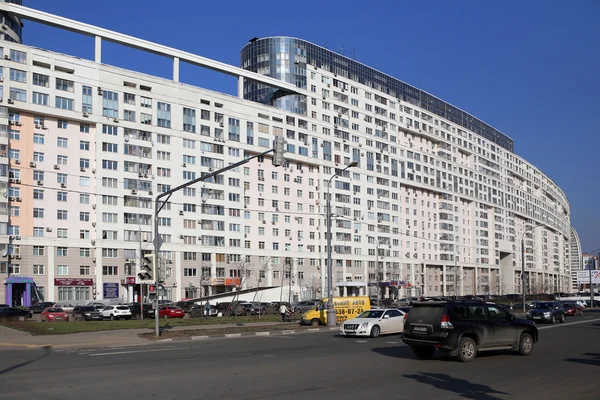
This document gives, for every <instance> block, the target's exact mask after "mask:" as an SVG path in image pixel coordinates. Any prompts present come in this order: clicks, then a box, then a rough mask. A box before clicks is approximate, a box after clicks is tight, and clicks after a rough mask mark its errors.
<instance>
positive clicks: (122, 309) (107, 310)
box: [100, 305, 131, 321]
mask: <svg viewBox="0 0 600 400" xmlns="http://www.w3.org/2000/svg"><path fill="white" fill-rule="evenodd" d="M100 313H101V314H102V319H106V318H109V319H110V320H111V321H114V320H116V319H131V310H130V309H129V307H127V306H124V305H120V306H106V307H104V308H103V309H102V310H101V311H100Z"/></svg>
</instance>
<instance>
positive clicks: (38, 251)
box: [33, 246, 46, 256]
mask: <svg viewBox="0 0 600 400" xmlns="http://www.w3.org/2000/svg"><path fill="white" fill-rule="evenodd" d="M45 250H46V248H45V247H44V246H33V255H34V256H44V255H45V254H46V251H45Z"/></svg>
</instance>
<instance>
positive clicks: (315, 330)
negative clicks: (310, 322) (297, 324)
mask: <svg viewBox="0 0 600 400" xmlns="http://www.w3.org/2000/svg"><path fill="white" fill-rule="evenodd" d="M320 330H321V329H319V328H309V329H307V330H306V332H319V331H320Z"/></svg>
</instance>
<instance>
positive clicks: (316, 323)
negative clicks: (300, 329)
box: [310, 318, 321, 326]
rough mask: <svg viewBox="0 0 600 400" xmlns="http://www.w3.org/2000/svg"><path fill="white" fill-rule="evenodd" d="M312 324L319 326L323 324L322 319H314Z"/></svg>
mask: <svg viewBox="0 0 600 400" xmlns="http://www.w3.org/2000/svg"><path fill="white" fill-rule="evenodd" d="M310 325H311V326H319V325H321V321H319V320H318V319H316V318H315V319H313V320H312V321H310Z"/></svg>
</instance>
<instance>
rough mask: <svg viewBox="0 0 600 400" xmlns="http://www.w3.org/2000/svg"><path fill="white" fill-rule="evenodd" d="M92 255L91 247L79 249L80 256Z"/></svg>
mask: <svg viewBox="0 0 600 400" xmlns="http://www.w3.org/2000/svg"><path fill="white" fill-rule="evenodd" d="M89 256H90V249H88V248H84V247H82V248H80V249H79V257H89Z"/></svg>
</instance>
